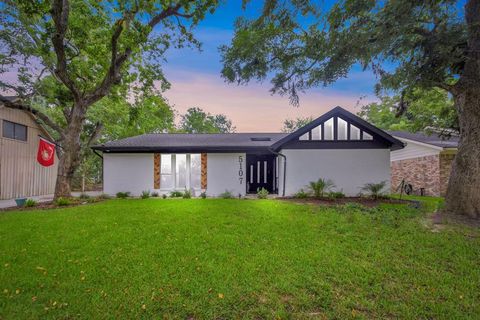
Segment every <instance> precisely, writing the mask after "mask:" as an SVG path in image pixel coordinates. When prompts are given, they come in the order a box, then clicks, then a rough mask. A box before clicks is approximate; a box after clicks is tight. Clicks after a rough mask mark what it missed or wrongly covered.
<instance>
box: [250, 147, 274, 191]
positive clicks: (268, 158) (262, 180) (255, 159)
mask: <svg viewBox="0 0 480 320" xmlns="http://www.w3.org/2000/svg"><path fill="white" fill-rule="evenodd" d="M246 178H247V192H248V193H256V192H257V191H258V190H259V189H261V188H265V189H267V190H268V192H269V193H274V192H276V190H275V189H276V188H275V180H276V179H275V156H273V155H248V154H247V177H246Z"/></svg>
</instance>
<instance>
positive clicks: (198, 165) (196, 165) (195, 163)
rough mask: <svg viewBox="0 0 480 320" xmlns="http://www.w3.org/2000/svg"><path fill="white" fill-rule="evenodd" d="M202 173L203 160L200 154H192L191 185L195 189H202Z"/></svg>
mask: <svg viewBox="0 0 480 320" xmlns="http://www.w3.org/2000/svg"><path fill="white" fill-rule="evenodd" d="M201 175H202V160H201V158H200V155H199V154H192V155H190V186H191V187H192V188H194V189H200V188H201V185H200V179H201Z"/></svg>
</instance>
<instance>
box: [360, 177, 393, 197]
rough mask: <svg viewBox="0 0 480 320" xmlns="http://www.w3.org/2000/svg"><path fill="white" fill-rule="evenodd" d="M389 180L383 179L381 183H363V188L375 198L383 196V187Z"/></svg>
mask: <svg viewBox="0 0 480 320" xmlns="http://www.w3.org/2000/svg"><path fill="white" fill-rule="evenodd" d="M386 184H387V181H382V182H379V183H366V184H364V185H363V188H362V190H363V191H366V192H367V193H368V194H369V195H370V196H371V197H372V198H373V199H378V198H379V197H381V196H383V195H384V193H383V189H384V188H385V185H386Z"/></svg>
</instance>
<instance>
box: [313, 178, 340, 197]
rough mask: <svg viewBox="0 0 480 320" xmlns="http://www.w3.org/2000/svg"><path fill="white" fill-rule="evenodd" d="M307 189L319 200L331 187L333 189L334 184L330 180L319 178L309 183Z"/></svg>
mask: <svg viewBox="0 0 480 320" xmlns="http://www.w3.org/2000/svg"><path fill="white" fill-rule="evenodd" d="M308 187H309V188H310V190H311V191H312V193H313V195H314V196H315V197H316V198H321V197H323V196H324V195H325V193H327V192H329V191H330V190H331V189H332V188H333V187H335V184H334V183H333V181H332V180H330V179H322V178H320V179H318V180H317V181H311V182H310V185H309V186H308Z"/></svg>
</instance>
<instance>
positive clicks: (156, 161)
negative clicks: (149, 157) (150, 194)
mask: <svg viewBox="0 0 480 320" xmlns="http://www.w3.org/2000/svg"><path fill="white" fill-rule="evenodd" d="M153 187H154V188H155V189H160V153H154V154H153Z"/></svg>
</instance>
